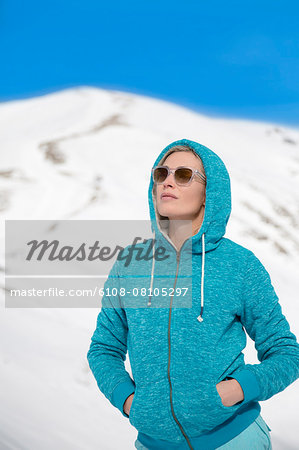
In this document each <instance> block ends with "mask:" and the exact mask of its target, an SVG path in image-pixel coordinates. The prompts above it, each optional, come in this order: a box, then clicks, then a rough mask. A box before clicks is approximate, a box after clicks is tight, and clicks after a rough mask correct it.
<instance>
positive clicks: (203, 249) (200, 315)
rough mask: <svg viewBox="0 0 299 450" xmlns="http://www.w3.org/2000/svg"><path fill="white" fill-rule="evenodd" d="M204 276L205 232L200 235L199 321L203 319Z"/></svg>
mask: <svg viewBox="0 0 299 450" xmlns="http://www.w3.org/2000/svg"><path fill="white" fill-rule="evenodd" d="M204 276H205V234H204V233H203V235H202V264H201V283H200V296H201V309H200V314H199V316H198V317H197V320H198V321H199V322H202V321H203V317H202V315H203V301H204V293H203V285H204Z"/></svg>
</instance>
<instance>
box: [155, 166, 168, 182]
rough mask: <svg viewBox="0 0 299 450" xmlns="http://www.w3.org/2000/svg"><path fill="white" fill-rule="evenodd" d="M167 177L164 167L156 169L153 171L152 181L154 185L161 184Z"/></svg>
mask: <svg viewBox="0 0 299 450" xmlns="http://www.w3.org/2000/svg"><path fill="white" fill-rule="evenodd" d="M167 175H168V171H167V169H165V167H158V168H157V169H155V170H154V181H155V183H163V181H165V180H166V178H167Z"/></svg>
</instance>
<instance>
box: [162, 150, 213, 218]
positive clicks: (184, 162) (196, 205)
mask: <svg viewBox="0 0 299 450" xmlns="http://www.w3.org/2000/svg"><path fill="white" fill-rule="evenodd" d="M163 165H164V166H168V167H169V168H170V169H176V168H177V167H178V166H187V167H191V168H194V169H198V170H199V171H200V172H201V173H203V168H202V164H201V161H200V160H199V159H198V158H197V157H196V156H195V155H194V154H193V153H191V152H174V153H172V154H171V155H169V156H168V157H167V158H166V159H165V161H164V162H163ZM156 192H157V194H156V195H157V197H156V204H157V209H158V212H159V213H160V214H161V215H162V216H165V217H168V218H169V219H170V220H171V219H172V220H179V219H185V220H195V219H196V218H197V217H198V216H199V215H200V214H202V215H203V211H204V206H203V205H204V204H205V200H206V186H205V184H204V183H203V181H202V180H201V179H200V178H199V177H198V176H197V175H195V176H194V177H193V180H192V181H191V183H190V184H189V185H187V186H180V185H177V184H176V182H175V180H174V174H172V173H171V174H169V175H168V177H167V178H166V180H165V181H164V182H163V183H162V184H157V186H156ZM165 192H167V193H171V194H173V195H175V196H176V197H177V198H170V197H164V198H163V197H162V198H161V195H162V194H163V193H165Z"/></svg>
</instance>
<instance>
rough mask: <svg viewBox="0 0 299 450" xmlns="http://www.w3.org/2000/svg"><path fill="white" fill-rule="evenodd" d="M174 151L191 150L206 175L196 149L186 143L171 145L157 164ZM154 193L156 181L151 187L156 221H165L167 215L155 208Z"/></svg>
mask: <svg viewBox="0 0 299 450" xmlns="http://www.w3.org/2000/svg"><path fill="white" fill-rule="evenodd" d="M174 152H191V153H193V154H194V155H195V156H196V158H198V159H199V161H200V165H201V167H202V169H201V170H202V173H203V174H204V175H205V176H206V173H205V169H204V166H203V163H202V160H201V158H200V157H199V156H198V154H197V153H196V151H195V150H193V148H191V147H189V146H188V145H175V146H173V147H171V148H170V149H169V150H168V151H167V152H166V153H165V155H164V156H163V158H162V159H161V160H160V161H159V162H158V164H157V165H159V166H162V165H163V164H164V161H165V160H166V158H168V156H169V155H171V154H172V153H174ZM156 194H157V190H156V183H154V184H153V189H152V195H153V202H154V206H155V210H156V214H157V218H158V221H159V222H160V221H161V220H162V221H165V220H167V219H168V217H165V216H161V214H160V213H159V212H158V210H157V208H156ZM164 223H165V222H164Z"/></svg>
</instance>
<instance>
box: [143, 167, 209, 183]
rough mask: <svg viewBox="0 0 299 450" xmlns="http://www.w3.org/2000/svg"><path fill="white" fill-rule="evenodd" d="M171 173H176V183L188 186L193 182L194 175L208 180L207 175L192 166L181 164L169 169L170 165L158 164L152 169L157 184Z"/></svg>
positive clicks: (162, 181)
mask: <svg viewBox="0 0 299 450" xmlns="http://www.w3.org/2000/svg"><path fill="white" fill-rule="evenodd" d="M170 173H173V174H174V179H175V182H176V184H178V185H180V186H187V185H188V184H190V183H191V181H192V180H193V178H194V176H195V175H197V176H198V177H199V178H200V179H201V180H202V181H204V182H206V177H205V175H203V174H202V173H200V172H199V170H197V169H192V167H185V166H179V167H177V168H176V169H173V170H171V169H169V167H168V166H157V167H154V168H153V169H152V176H153V180H154V182H155V183H157V184H162V183H164V181H165V180H166V178H167V177H168V175H169V174H170Z"/></svg>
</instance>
